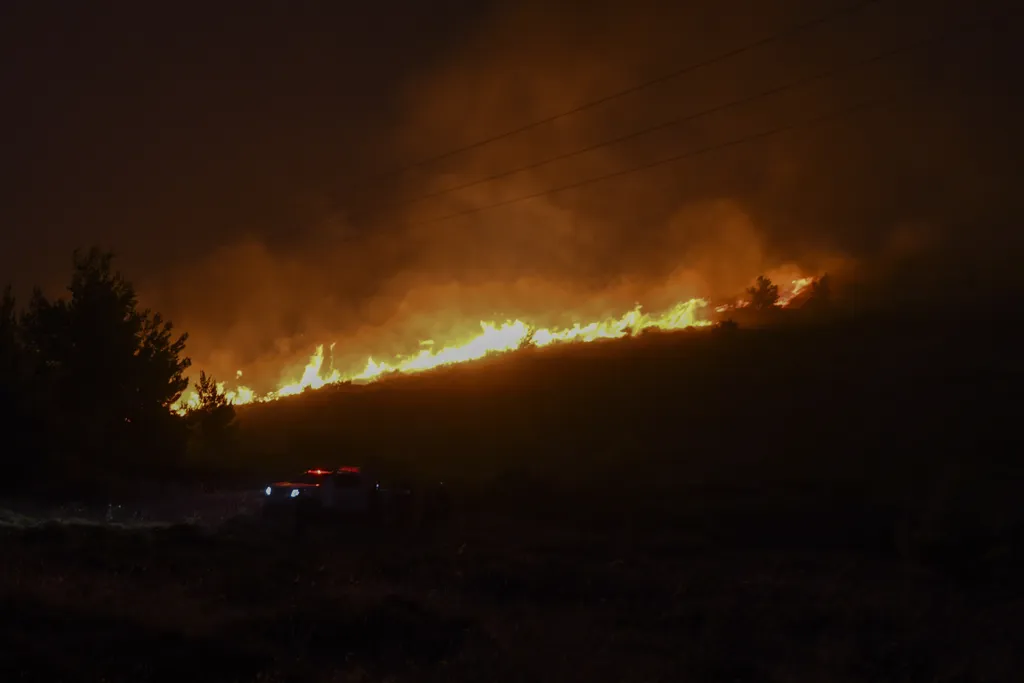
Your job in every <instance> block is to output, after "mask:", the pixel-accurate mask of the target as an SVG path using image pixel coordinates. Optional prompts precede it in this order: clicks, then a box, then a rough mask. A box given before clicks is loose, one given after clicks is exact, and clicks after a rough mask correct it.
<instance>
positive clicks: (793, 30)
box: [377, 0, 883, 180]
mask: <svg viewBox="0 0 1024 683" xmlns="http://www.w3.org/2000/svg"><path fill="white" fill-rule="evenodd" d="M882 1H883V0H861V1H860V2H856V3H853V4H851V5H847V6H845V7H842V8H840V9H838V10H836V11H834V12H830V13H828V14H824V15H821V16H819V17H817V18H815V19H811V20H810V21H806V22H803V23H800V24H795V25H793V26H790V27H789V28H788V29H785V30H783V31H780V32H778V33H774V34H772V35H770V36H767V37H765V38H760V39H758V40H756V41H754V42H752V43H747V44H746V45H743V46H741V47H738V48H734V49H732V50H729V51H728V52H724V53H722V54H719V55H717V56H715V57H711V58H708V59H705V60H703V61H700V62H695V63H692V64H689V65H687V66H684V67H682V68H680V69H676V70H675V71H671V72H669V73H667V74H663V75H661V76H657V77H655V78H652V79H650V80H647V81H642V82H640V83H636V84H634V85H631V86H629V87H627V88H625V89H622V90H617V91H615V92H612V93H609V94H607V95H604V96H602V97H599V98H597V99H595V100H590V101H588V102H584V103H583V104H579V105H577V106H575V107H573V108H572V109H567V110H565V111H562V112H560V113H558V114H552V115H551V116H548V117H546V118H543V119H538V120H536V121H532V122H530V123H527V124H524V125H522V126H519V127H518V128H514V129H511V130H508V131H505V132H503V133H498V134H496V135H492V136H490V137H488V138H484V139H482V140H478V141H476V142H472V143H469V144H467V145H464V146H462V147H457V148H455V149H452V150H448V151H447V152H442V153H440V154H436V155H434V156H430V157H425V158H423V159H420V160H419V161H414V162H412V163H409V164H406V165H404V166H400V167H398V168H396V169H393V170H391V171H387V172H385V173H382V174H380V175H379V176H378V177H377V179H378V180H379V179H383V178H386V177H388V176H392V175H400V174H402V173H405V172H406V171H410V170H412V169H414V168H418V167H420V166H426V165H428V164H433V163H436V162H438V161H441V160H443V159H448V158H450V157H453V156H456V155H458V154H462V153H463V152H468V151H471V150H474V149H478V148H480V147H483V146H485V145H489V144H491V143H493V142H497V141H498V140H503V139H505V138H508V137H512V136H513V135H518V134H520V133H525V132H526V131H528V130H533V129H534V128H539V127H540V126H543V125H546V124H548V123H554V122H555V121H558V120H561V119H564V118H566V117H568V116H572V115H574V114H578V113H580V112H584V111H587V110H588V109H593V108H594V107H597V106H600V105H602V104H605V103H607V102H611V101H613V100H616V99H619V98H620V97H625V96H626V95H631V94H633V93H636V92H639V91H641V90H646V89H647V88H650V87H652V86H655V85H660V84H661V83H667V82H668V81H671V80H674V79H676V78H679V77H681V76H684V75H686V74H688V73H690V72H693V71H696V70H698V69H703V68H705V67H709V66H712V65H714V64H717V63H718V62H721V61H725V60H727V59H731V58H733V57H737V56H739V55H742V54H744V53H746V52H750V51H751V50H755V49H757V48H759V47H763V46H765V45H770V44H772V43H774V42H776V41H778V40H781V39H783V38H788V37H790V36H793V35H797V34H799V33H802V32H804V31H806V30H808V29H812V28H815V27H817V26H820V25H822V24H825V23H828V22H829V21H832V20H833V19H836V18H839V17H841V16H844V15H846V14H851V13H853V12H856V11H858V10H860V9H862V8H864V7H867V6H869V5H874V4H878V3H880V2H882Z"/></svg>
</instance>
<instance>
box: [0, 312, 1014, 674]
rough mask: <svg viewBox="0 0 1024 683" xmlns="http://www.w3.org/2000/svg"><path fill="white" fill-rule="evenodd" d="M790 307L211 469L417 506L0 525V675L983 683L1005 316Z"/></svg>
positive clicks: (1002, 600)
mask: <svg viewBox="0 0 1024 683" xmlns="http://www.w3.org/2000/svg"><path fill="white" fill-rule="evenodd" d="M955 323H956V324H951V320H950V319H947V318H945V317H942V316H939V317H930V318H922V319H915V320H909V319H907V318H905V317H891V318H865V317H861V318H858V319H850V320H832V321H830V322H829V323H827V324H814V323H812V322H811V321H808V320H803V321H801V320H799V319H793V320H791V321H789V323H788V324H782V325H779V326H776V327H772V328H770V329H763V330H754V329H743V328H741V329H739V330H735V331H724V330H717V331H695V332H693V333H681V334H672V335H645V336H643V337H641V338H637V339H631V340H626V341H622V342H613V343H600V344H597V343H595V344H588V345H581V346H571V347H564V348H556V349H548V350H542V351H531V352H524V353H519V354H513V355H512V356H508V357H502V358H495V359H487V360H485V361H483V362H481V363H477V364H472V365H468V366H464V367H455V368H450V369H445V370H442V371H438V372H433V373H429V374H424V375H421V376H416V377H407V378H398V379H394V380H389V381H384V382H380V383H377V384H374V385H369V386H364V387H339V388H337V389H328V390H323V391H320V392H315V393H311V394H308V395H305V396H301V397H298V398H296V399H294V400H288V401H283V402H280V403H277V404H272V405H259V406H253V407H249V408H246V409H244V410H242V411H240V415H239V420H240V426H241V433H240V438H241V444H240V446H239V450H238V453H236V454H234V455H233V456H231V458H226V459H225V462H224V463H222V464H223V465H225V466H229V467H231V468H233V469H234V472H235V473H236V475H237V477H238V480H239V481H249V480H252V481H253V482H257V481H261V480H262V479H261V478H263V477H269V476H274V475H275V474H277V473H289V472H292V471H294V470H295V469H299V468H303V467H306V466H307V465H309V464H317V463H319V462H332V463H333V462H339V463H344V462H356V463H376V464H379V465H380V466H382V467H384V468H385V469H388V470H391V471H393V472H395V473H399V474H402V475H404V476H408V477H410V478H413V479H417V480H421V481H430V480H433V479H444V481H445V482H446V484H447V485H448V486H449V487H450V488H451V490H452V492H453V501H454V503H453V509H452V514H451V516H450V518H449V519H448V520H446V521H444V522H443V523H437V524H433V525H427V526H412V527H403V528H385V529H375V528H358V527H357V528H353V529H349V530H347V531H346V532H341V531H330V532H323V533H317V532H315V531H314V532H310V533H306V534H303V535H295V534H293V533H291V532H290V531H289V530H287V529H268V528H266V527H264V526H262V525H259V524H257V523H256V522H255V521H254V520H252V519H238V520H235V521H232V522H229V523H226V524H223V525H220V526H218V527H216V528H206V527H198V526H189V525H177V526H172V527H169V528H163V529H160V528H145V529H124V528H110V527H105V526H103V525H92V526H86V525H70V524H61V523H50V524H44V525H39V526H32V527H25V526H24V525H10V526H7V527H4V528H2V529H0V535H2V537H3V540H2V543H3V548H4V558H3V560H2V561H0V596H2V599H3V601H4V602H3V607H4V609H3V610H2V611H0V614H2V616H0V643H3V645H2V646H0V672H3V673H4V675H3V680H5V681H6V680H11V681H15V680H19V681H56V680H68V681H70V680H76V681H77V680H90V681H91V680H95V681H99V680H106V681H133V682H136V683H142V682H144V681H151V680H152V681H180V680H182V679H185V678H193V679H199V680H224V681H258V680H259V681H285V680H289V681H292V680H294V681H360V680H366V681H384V680H393V681H406V680H409V681H427V680H430V681H433V680H436V681H470V680H473V681H478V680H490V681H535V680H557V681H681V680H685V681H813V682H820V681H949V682H953V681H956V682H967V681H1011V680H1020V676H1021V673H1022V672H1024V668H1022V660H1021V654H1020V653H1022V652H1024V631H1022V630H1021V629H1020V625H1021V624H1024V590H1022V589H1021V586H1020V582H1019V578H1018V577H1019V576H1020V573H1021V570H1022V569H1024V531H1022V530H1024V509H1022V508H1024V506H1021V505H1020V504H1019V492H1020V490H1021V483H1022V478H1021V472H1022V470H1024V467H1022V463H1021V458H1020V453H1021V452H1022V450H1021V448H1020V446H1021V438H1020V435H1019V430H1018V429H1017V428H1016V424H1017V422H1018V421H1019V414H1020V413H1019V411H1020V400H1019V395H1020V394H1019V392H1020V386H1021V384H1020V381H1021V378H1022V373H1021V368H1022V363H1021V359H1020V356H1019V351H1017V350H1016V347H1017V342H1016V335H1015V333H1013V332H1012V330H1013V329H1014V327H1013V326H1011V325H1008V324H1007V323H1006V322H1005V321H998V324H996V323H989V322H986V321H985V320H984V319H982V318H980V317H979V319H978V320H965V319H964V318H963V316H962V315H961V316H959V317H958V318H957V319H956V321H955Z"/></svg>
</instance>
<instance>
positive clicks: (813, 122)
mask: <svg viewBox="0 0 1024 683" xmlns="http://www.w3.org/2000/svg"><path fill="white" fill-rule="evenodd" d="M1008 13H1009V12H1001V13H997V14H995V15H990V16H988V17H985V18H984V19H981V20H978V21H976V22H973V23H970V24H968V25H967V26H960V27H957V28H956V29H953V30H951V31H946V32H943V33H941V34H939V35H936V36H931V37H929V38H926V39H924V40H921V41H918V42H916V43H913V44H910V45H905V46H901V47H899V48H896V49H894V50H889V51H887V52H885V53H882V54H880V55H876V56H874V57H872V58H870V59H868V60H863V61H862V62H861V65H863V64H866V63H869V62H876V61H882V60H884V59H888V58H891V57H893V56H895V55H897V54H901V53H904V52H910V51H913V50H916V49H920V48H922V47H925V46H927V45H929V44H932V43H938V42H941V41H943V40H945V39H947V38H951V37H953V36H955V35H956V34H958V33H961V32H965V33H966V32H970V31H973V30H974V29H977V28H980V27H981V26H982V25H984V24H987V23H988V22H990V21H995V20H998V19H1000V18H1002V17H1003V16H1005V15H1006V14H1008ZM881 101H883V100H882V98H881V97H879V98H874V99H871V100H867V101H864V102H860V103H857V104H854V105H851V106H849V107H844V108H842V109H839V110H836V111H833V112H829V113H827V114H823V115H820V116H817V117H814V118H812V119H810V120H807V121H804V122H802V123H790V124H785V125H782V126H777V127H775V128H772V129H770V130H767V131H761V132H758V133H754V134H751V135H746V136H743V137H740V138H736V139H733V140H729V141H727V142H724V143H718V144H714V145H707V146H705V147H701V148H698V149H695V150H690V151H687V152H683V153H681V154H676V155H673V156H670V157H666V158H663V159H659V160H657V161H652V162H647V163H644V164H639V165H636V166H630V167H626V168H624V169H620V170H617V171H613V172H611V173H605V174H603V175H599V176H594V177H591V178H585V179H583V180H579V181H575V182H572V183H566V184H564V185H559V186H557V187H554V188H550V189H548V190H542V191H539V192H534V193H531V194H527V195H522V196H519V197H514V198H512V199H506V200H502V201H500V202H494V203H492V204H487V205H484V206H477V207H473V208H471V209H465V210H463V211H457V212H455V213H450V214H445V215H442V216H437V217H434V218H429V219H426V220H423V221H416V222H414V223H412V225H414V226H416V225H427V224H431V223H437V222H441V221H446V220H450V219H452V218H460V217H462V216H468V215H472V214H475V213H480V212H483V211H488V210H490V209H496V208H499V207H502V206H508V205H510V204H517V203H519V202H524V201H528V200H530V199H538V198H540V197H545V196H548V195H552V194H557V193H560V192H565V191H566V190H573V189H576V188H579V187H584V186H587V185H591V184H593V183H597V182H601V181H603V180H610V179H612V178H617V177H622V176H626V175H631V174H633V173H637V172H639V171H644V170H648V169H651V168H655V167H658V166H663V165H665V164H671V163H674V162H676V161H682V160H684V159H688V158H691V157H696V156H699V155H701V154H707V153H709V152H714V151H718V150H721V149H727V148H729V147H735V146H738V145H742V144H746V143H748V142H753V141H755V140H760V139H763V138H768V137H773V136H775V135H780V134H782V133H786V132H789V131H792V130H797V129H800V128H811V127H814V126H817V125H820V124H822V123H826V122H828V121H830V120H833V119H837V118H843V117H846V116H849V115H851V114H854V113H856V112H858V111H861V110H863V109H866V108H869V107H871V106H873V105H875V104H877V103H879V102H881ZM612 144H613V143H612ZM602 146H603V145H602Z"/></svg>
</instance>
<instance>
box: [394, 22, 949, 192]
mask: <svg viewBox="0 0 1024 683" xmlns="http://www.w3.org/2000/svg"><path fill="white" fill-rule="evenodd" d="M935 39H936V38H934V37H933V38H928V39H926V40H924V41H922V43H928V42H931V41H932V40H935ZM917 47H920V45H919V44H914V45H911V46H909V47H908V46H899V47H897V48H894V49H892V50H888V51H886V52H883V53H880V54H877V55H873V56H871V57H867V58H865V59H859V60H855V61H852V62H847V63H846V64H842V65H839V66H836V67H832V68H830V69H825V70H823V71H819V72H818V73H815V74H812V75H810V76H805V77H804V78H800V79H797V80H795V81H790V82H789V83H785V84H783V85H779V86H774V87H771V88H768V89H766V90H762V91H760V92H757V93H754V94H753V95H747V96H745V97H741V98H739V99H735V100H731V101H729V102H726V103H724V104H718V105H715V106H713V107H710V108H708V109H703V110H701V111H698V112H694V113H691V114H685V115H683V116H680V117H676V118H674V119H670V120H668V121H663V122H661V123H656V124H654V125H652V126H647V127H645V128H640V129H638V130H635V131H632V132H630V133H626V134H624V135H620V136H618V137H614V138H611V139H609V140H604V141H602V142H596V143H593V144H590V145H587V146H586V147H581V148H579V149H575V150H573V151H570V152H564V153H562V154H557V155H555V156H551V157H548V158H546V159H542V160H540V161H534V162H530V163H528V164H525V165H523V166H518V167H516V168H513V169H509V170H507V171H501V172H500V173H495V174H492V175H489V176H486V177H484V178H478V179H476V180H471V181H467V182H465V183H462V184H460V185H453V186H450V187H446V188H443V189H440V190H435V191H433V192H430V193H427V194H422V195H417V196H415V197H410V198H407V199H401V200H398V201H396V202H391V203H388V204H385V205H382V206H380V207H378V208H380V209H390V208H397V207H400V206H406V205H409V204H415V203H417V202H421V201H425V200H427V199H433V198H436V197H441V196H443V195H446V194H450V193H452V192H458V191H460V190H466V189H469V188H471V187H476V186H477V185H483V184H485V183H489V182H493V181H495V180H500V179H502V178H507V177H509V176H512V175H515V174H516V173H522V172H524V171H532V170H534V169H537V168H541V167H543V166H547V165H548V164H553V163H555V162H557V161H564V160H566V159H571V158H573V157H576V156H579V155H581V154H586V153H588V152H593V151H596V150H598V149H602V148H604V147H609V146H611V145H617V144H619V143H621V142H626V141H627V140H632V139H635V138H638V137H641V136H644V135H648V134H650V133H655V132H658V131H661V130H667V129H669V128H673V127H675V126H678V125H681V124H683V123H688V122H690V121H694V120H696V119H699V118H701V117H704V116H708V115H710V114H717V113H719V112H722V111H726V110H728V109H732V108H734V107H738V106H741V105H744V104H749V103H751V102H756V101H757V100H760V99H764V98H766V97H771V96H773V95H778V94H780V93H784V92H788V91H790V90H795V89H797V88H801V87H803V86H805V85H809V84H811V83H814V82H816V81H822V80H826V79H829V78H832V77H834V76H836V75H837V74H840V73H842V72H844V71H847V70H850V69H856V68H857V67H861V66H866V65H868V64H872V63H874V62H878V61H882V60H885V59H888V58H890V57H892V56H894V55H897V54H899V53H901V52H904V51H908V50H912V49H915V48H917Z"/></svg>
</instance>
